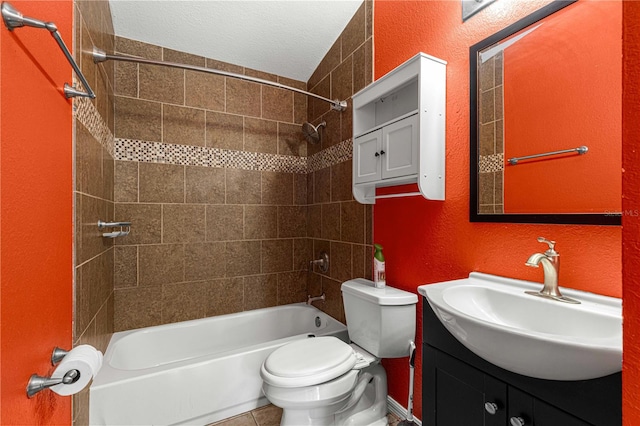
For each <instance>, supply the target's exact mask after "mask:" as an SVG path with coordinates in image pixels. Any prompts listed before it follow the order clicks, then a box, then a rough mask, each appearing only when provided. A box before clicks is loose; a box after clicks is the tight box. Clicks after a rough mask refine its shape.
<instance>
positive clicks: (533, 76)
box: [472, 2, 622, 221]
mask: <svg viewBox="0 0 640 426" xmlns="http://www.w3.org/2000/svg"><path fill="white" fill-rule="evenodd" d="M567 3H569V2H565V4H567ZM552 6H554V5H552ZM555 7H556V8H557V5H555ZM538 12H539V13H538V16H536V17H533V16H532V18H531V19H529V22H528V23H526V24H521V25H520V28H512V27H509V28H507V29H506V30H505V32H507V30H508V31H510V32H509V34H504V33H503V34H502V36H501V37H500V36H499V35H500V33H499V34H498V35H495V36H493V38H489V39H487V43H486V44H484V45H482V44H483V42H481V43H478V45H476V46H474V47H472V55H473V54H474V53H475V62H476V63H475V64H472V66H474V65H475V67H476V70H477V77H476V79H475V85H474V84H472V86H475V88H473V87H472V89H475V90H474V91H473V92H472V93H476V99H475V102H476V108H475V116H472V121H475V123H473V122H472V126H475V129H476V135H475V136H476V139H475V141H474V140H472V143H474V142H475V143H476V144H477V145H476V146H475V151H476V155H477V156H476V163H475V164H474V163H473V159H472V166H473V165H475V166H476V167H475V168H476V170H475V173H477V182H476V183H477V186H476V190H477V193H476V194H475V196H476V203H474V204H472V205H474V206H476V207H477V210H476V213H477V215H478V216H479V217H481V216H484V215H503V214H504V215H549V214H552V215H576V214H599V215H610V216H612V215H614V214H615V213H619V212H620V211H621V175H620V171H621V126H622V120H621V118H622V115H621V114H622V105H621V102H622V85H621V83H622V82H621V78H622V69H621V66H622V60H621V57H622V56H621V55H622V50H621V49H622V45H621V19H622V11H621V7H620V4H618V3H614V2H577V3H573V4H571V5H569V6H567V7H564V8H562V9H561V10H559V11H556V12H555V13H553V14H551V15H549V16H546V17H544V18H543V19H540V18H539V16H540V14H541V12H544V10H541V11H538ZM534 18H537V20H536V21H534V22H531V21H533V19H534ZM514 25H515V24H514ZM474 48H475V52H474ZM472 59H473V56H472ZM472 83H473V81H472ZM473 101H474V100H473V99H472V102H473ZM473 109H474V108H472V113H473V112H474V111H473ZM472 133H473V132H472ZM472 136H473V135H472ZM510 160H511V161H510ZM473 172H474V170H472V173H473ZM472 192H473V188H472ZM472 195H474V194H472ZM472 213H473V212H472ZM479 220H481V219H479ZM496 221H499V220H496Z"/></svg>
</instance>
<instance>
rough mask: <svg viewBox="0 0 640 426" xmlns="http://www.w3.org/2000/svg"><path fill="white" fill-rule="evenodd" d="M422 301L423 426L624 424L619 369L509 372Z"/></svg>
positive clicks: (586, 425)
mask: <svg viewBox="0 0 640 426" xmlns="http://www.w3.org/2000/svg"><path fill="white" fill-rule="evenodd" d="M423 303H424V305H423V317H424V321H423V355H422V356H423V367H422V374H423V380H422V385H423V401H422V412H423V419H422V424H423V425H425V426H590V425H592V426H620V425H621V424H622V396H621V374H620V373H617V374H613V375H610V376H607V377H603V378H599V379H594V380H584V381H573V382H566V381H554V380H541V379H534V378H531V377H525V376H522V375H519V374H516V373H511V372H509V371H506V370H504V369H502V368H500V367H497V366H495V365H493V364H490V363H488V362H487V361H485V360H483V359H482V358H480V357H478V356H476V355H475V354H473V353H472V352H471V351H469V350H468V349H467V348H465V347H464V346H463V345H462V344H460V342H458V341H457V340H456V339H455V338H454V337H453V336H452V335H451V334H450V333H449V332H448V331H447V330H446V329H445V328H444V327H443V326H442V324H441V323H440V321H439V320H438V319H437V317H436V316H435V314H434V313H433V311H432V310H431V308H430V306H429V303H428V302H427V301H426V299H423ZM550 362H552V360H550Z"/></svg>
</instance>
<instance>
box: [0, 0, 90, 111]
mask: <svg viewBox="0 0 640 426" xmlns="http://www.w3.org/2000/svg"><path fill="white" fill-rule="evenodd" d="M1 9H2V19H3V20H4V25H5V26H6V27H7V29H8V30H9V31H13V30H14V29H15V28H20V27H24V26H27V27H33V28H44V29H46V30H47V31H49V33H50V34H51V36H52V37H53V38H54V39H55V41H56V43H58V46H59V47H60V50H62V53H64V56H65V57H66V58H67V61H69V64H71V67H72V68H73V70H74V71H75V73H76V75H77V76H78V79H80V82H81V83H82V85H83V86H84V88H85V89H86V90H87V93H85V92H82V91H81V90H78V89H76V88H75V87H73V86H71V85H69V84H67V83H65V84H64V96H65V97H66V98H67V99H69V98H74V97H76V96H80V97H84V98H92V99H93V98H95V97H96V94H95V93H94V92H93V90H92V89H91V86H89V83H88V82H87V79H86V78H84V75H83V74H82V71H80V68H79V67H78V64H76V61H74V60H73V56H72V55H71V53H70V52H69V49H67V46H66V45H65V44H64V41H63V40H62V37H60V33H59V32H58V27H56V24H54V23H53V22H44V21H40V20H39V19H34V18H29V17H27V16H24V15H22V13H20V12H18V10H17V9H16V8H15V7H13V6H12V5H11V4H10V3H8V2H2V7H1Z"/></svg>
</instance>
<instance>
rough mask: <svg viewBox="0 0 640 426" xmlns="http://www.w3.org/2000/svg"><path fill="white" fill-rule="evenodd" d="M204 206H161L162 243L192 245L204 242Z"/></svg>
mask: <svg viewBox="0 0 640 426" xmlns="http://www.w3.org/2000/svg"><path fill="white" fill-rule="evenodd" d="M205 231H206V227H205V206H204V205H198V204H165V205H163V206H162V242H163V243H193V242H201V241H204V240H205Z"/></svg>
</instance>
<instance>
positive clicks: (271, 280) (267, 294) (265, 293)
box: [244, 274, 278, 311]
mask: <svg viewBox="0 0 640 426" xmlns="http://www.w3.org/2000/svg"><path fill="white" fill-rule="evenodd" d="M277 305H278V275H277V274H270V275H257V276H253V277H244V310H245V311H248V310H250V309H260V308H268V307H270V306H277Z"/></svg>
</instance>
